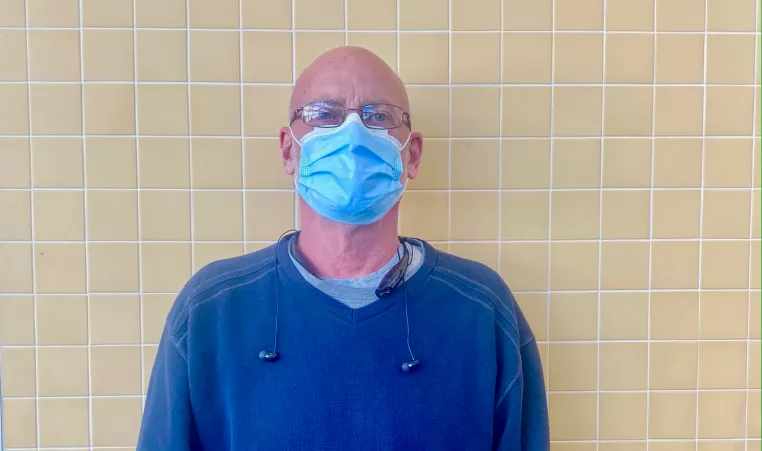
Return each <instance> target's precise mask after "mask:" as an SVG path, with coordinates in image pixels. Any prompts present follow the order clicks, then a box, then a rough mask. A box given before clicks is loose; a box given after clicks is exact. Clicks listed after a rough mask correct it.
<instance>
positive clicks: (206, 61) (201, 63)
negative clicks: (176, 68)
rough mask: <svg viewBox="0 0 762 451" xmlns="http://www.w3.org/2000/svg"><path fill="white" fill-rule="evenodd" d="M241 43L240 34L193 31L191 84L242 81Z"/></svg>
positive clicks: (191, 40)
mask: <svg viewBox="0 0 762 451" xmlns="http://www.w3.org/2000/svg"><path fill="white" fill-rule="evenodd" d="M239 42H240V35H239V33H238V32H237V31H210V30H193V31H191V33H190V77H191V81H194V82H195V81H209V82H235V81H240V68H239Z"/></svg>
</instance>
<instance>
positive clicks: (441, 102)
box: [407, 86, 505, 138]
mask: <svg viewBox="0 0 762 451" xmlns="http://www.w3.org/2000/svg"><path fill="white" fill-rule="evenodd" d="M449 91H450V90H449V88H447V87H438V86H437V87H434V86H413V87H409V88H407V95H408V98H409V99H410V111H415V117H414V119H415V128H416V129H417V130H418V131H419V132H420V133H422V134H423V136H425V137H427V138H449V137H450V93H449ZM503 130H505V128H503ZM503 133H505V132H503Z"/></svg>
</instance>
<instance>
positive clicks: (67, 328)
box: [36, 295, 87, 345]
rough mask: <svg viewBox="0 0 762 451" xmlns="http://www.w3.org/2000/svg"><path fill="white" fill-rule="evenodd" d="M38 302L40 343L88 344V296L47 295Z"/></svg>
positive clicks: (38, 339)
mask: <svg viewBox="0 0 762 451" xmlns="http://www.w3.org/2000/svg"><path fill="white" fill-rule="evenodd" d="M36 302H37V317H36V320H37V344H38V345H86V344H87V298H86V297H85V296H84V295H83V296H45V295H40V296H37V298H36Z"/></svg>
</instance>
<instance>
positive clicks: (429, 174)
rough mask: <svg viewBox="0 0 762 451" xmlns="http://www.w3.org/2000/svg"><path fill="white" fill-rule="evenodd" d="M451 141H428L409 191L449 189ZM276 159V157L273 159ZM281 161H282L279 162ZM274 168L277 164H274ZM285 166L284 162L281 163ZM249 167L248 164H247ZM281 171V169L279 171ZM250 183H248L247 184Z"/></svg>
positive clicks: (410, 181)
mask: <svg viewBox="0 0 762 451" xmlns="http://www.w3.org/2000/svg"><path fill="white" fill-rule="evenodd" d="M449 142H450V140H449V139H448V140H427V141H426V145H425V146H424V147H425V148H426V150H425V152H426V157H425V158H426V160H425V163H423V164H422V165H421V166H420V167H419V168H418V175H417V176H416V178H414V179H412V180H409V181H408V185H407V189H408V191H411V190H418V189H447V188H448V187H449V183H450V180H449V179H450V149H449V147H450V146H449ZM271 158H274V157H271ZM279 161H280V160H279ZM272 164H273V166H274V165H275V163H272ZM280 164H281V165H282V164H283V163H282V161H281V163H280ZM247 165H248V163H247ZM279 171H280V169H279ZM276 175H277V177H278V179H279V180H281V177H283V176H282V175H281V174H280V173H276ZM287 180H288V185H289V186H288V187H289V188H290V187H291V186H293V182H292V181H291V179H290V178H287ZM247 183H248V182H247Z"/></svg>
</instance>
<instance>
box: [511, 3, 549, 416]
mask: <svg viewBox="0 0 762 451" xmlns="http://www.w3.org/2000/svg"><path fill="white" fill-rule="evenodd" d="M551 1H552V5H551V11H550V28H551V32H550V141H549V145H550V149H549V152H550V156H549V157H548V189H547V192H548V236H547V239H546V240H542V241H546V242H547V243H548V278H547V280H546V285H545V292H546V296H547V305H546V309H547V310H546V312H547V318H546V319H545V322H546V324H545V333H546V334H547V339H548V343H550V308H551V303H550V294H551V289H550V280H551V271H550V267H551V266H550V265H551V260H550V258H551V255H552V254H551V251H550V247H551V244H552V243H551V240H550V233H551V230H552V224H553V196H552V194H553V141H554V139H553V127H554V125H555V124H554V121H553V97H554V94H555V83H554V80H555V78H556V76H555V72H556V62H555V61H556V0H551ZM501 81H502V80H501ZM501 104H502V99H501ZM543 191H545V190H543ZM547 348H548V349H547V355H546V362H547V367H548V368H547V376H546V379H547V381H548V386H547V387H545V391H546V392H548V393H549V392H550V384H551V381H550V344H548V346H547ZM547 398H548V399H547V402H548V408H550V397H549V396H548V397H547Z"/></svg>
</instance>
